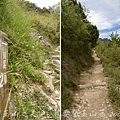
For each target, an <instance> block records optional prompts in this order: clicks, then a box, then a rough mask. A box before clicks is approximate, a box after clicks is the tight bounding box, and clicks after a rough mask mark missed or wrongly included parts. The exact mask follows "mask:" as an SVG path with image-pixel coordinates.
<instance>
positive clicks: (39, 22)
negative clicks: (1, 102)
mask: <svg viewBox="0 0 120 120" xmlns="http://www.w3.org/2000/svg"><path fill="white" fill-rule="evenodd" d="M23 2H24V1H23ZM0 30H1V31H3V32H5V33H6V34H7V35H8V38H9V41H8V47H9V59H8V61H9V66H8V67H9V68H8V70H9V74H8V82H9V85H10V89H12V94H11V101H12V104H13V105H14V106H15V111H16V116H14V117H13V116H11V119H12V120H14V119H15V120H16V119H17V120H28V119H29V120H33V119H34V120H38V119H41V120H42V119H45V118H53V119H55V120H58V119H59V110H57V111H56V110H55V109H54V107H53V106H52V105H50V104H49V102H48V101H49V100H48V99H47V98H46V97H43V96H42V95H41V94H40V93H41V90H43V91H44V92H45V93H46V94H47V95H51V94H52V93H53V91H52V90H51V89H50V88H48V87H47V86H46V83H47V82H48V81H50V79H49V78H47V77H46V75H45V74H43V70H48V69H49V70H51V71H54V70H55V67H54V66H53V65H52V64H51V61H52V58H51V57H50V54H49V53H50V52H54V53H56V54H58V55H59V53H58V52H56V51H55V48H56V47H57V46H59V38H60V34H59V15H57V14H53V13H44V14H38V13H37V12H35V11H28V10H27V9H26V8H23V7H21V4H20V3H19V0H2V1H1V2H0ZM36 30H37V32H38V33H39V34H40V35H41V36H43V37H44V38H45V39H46V40H47V41H48V42H50V44H51V46H52V48H50V47H48V46H45V45H42V44H40V43H39V42H38V40H37V39H36V37H35V36H33V35H32V32H33V31H36ZM46 62H47V64H45V63H46ZM54 76H55V78H56V79H59V74H58V73H56V72H54ZM56 76H57V77H56ZM55 90H58V91H59V83H58V84H56V85H55Z"/></svg>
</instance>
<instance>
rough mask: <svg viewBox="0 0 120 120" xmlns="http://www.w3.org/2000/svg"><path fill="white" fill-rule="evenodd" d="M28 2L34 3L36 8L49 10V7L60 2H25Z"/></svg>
mask: <svg viewBox="0 0 120 120" xmlns="http://www.w3.org/2000/svg"><path fill="white" fill-rule="evenodd" d="M26 1H30V2H32V3H35V4H36V5H37V6H38V7H40V8H43V7H46V8H49V6H53V5H54V4H57V3H58V2H60V1H61V0H26Z"/></svg>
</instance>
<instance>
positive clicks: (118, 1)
mask: <svg viewBox="0 0 120 120" xmlns="http://www.w3.org/2000/svg"><path fill="white" fill-rule="evenodd" d="M78 1H80V3H81V4H82V5H85V7H86V8H87V9H89V11H90V13H89V15H88V19H89V21H90V22H92V23H93V24H94V25H96V26H97V28H98V30H99V31H100V37H101V38H106V37H108V38H109V35H110V34H111V33H112V32H116V31H117V33H118V34H119V35H120V0H78Z"/></svg>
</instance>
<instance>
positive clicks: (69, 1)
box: [61, 0, 99, 111]
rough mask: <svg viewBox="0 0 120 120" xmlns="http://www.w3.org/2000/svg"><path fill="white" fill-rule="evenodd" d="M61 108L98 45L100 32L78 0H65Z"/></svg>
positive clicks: (68, 103)
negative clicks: (93, 49)
mask: <svg viewBox="0 0 120 120" xmlns="http://www.w3.org/2000/svg"><path fill="white" fill-rule="evenodd" d="M61 12H62V21H61V24H62V26H61V32H62V36H61V47H62V53H61V57H62V76H61V79H62V81H61V82H62V91H61V92H62V111H63V110H65V109H68V108H69V107H70V105H71V103H72V101H73V96H74V92H75V91H76V90H77V85H78V83H79V77H80V73H81V71H83V70H84V69H85V68H88V67H90V66H91V65H92V63H93V62H94V60H93V58H92V48H94V47H95V46H96V41H97V39H98V36H99V31H98V30H97V27H96V26H95V25H92V24H91V23H90V22H89V21H88V19H87V16H86V14H85V8H83V7H82V5H81V3H78V2H77V1H76V0H62V10H61Z"/></svg>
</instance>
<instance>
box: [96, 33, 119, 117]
mask: <svg viewBox="0 0 120 120" xmlns="http://www.w3.org/2000/svg"><path fill="white" fill-rule="evenodd" d="M110 38H111V39H110V41H108V42H105V43H104V42H102V41H100V40H99V41H98V42H97V44H98V45H97V47H96V51H97V54H98V56H99V57H100V59H101V62H102V64H103V67H104V73H105V75H106V76H107V77H108V78H109V80H108V85H109V86H108V90H109V91H108V93H109V97H110V98H111V101H112V103H113V107H114V109H115V114H114V115H115V117H117V118H118V119H120V116H119V113H120V37H119V35H118V34H117V32H115V33H114V32H112V33H111V35H110Z"/></svg>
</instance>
